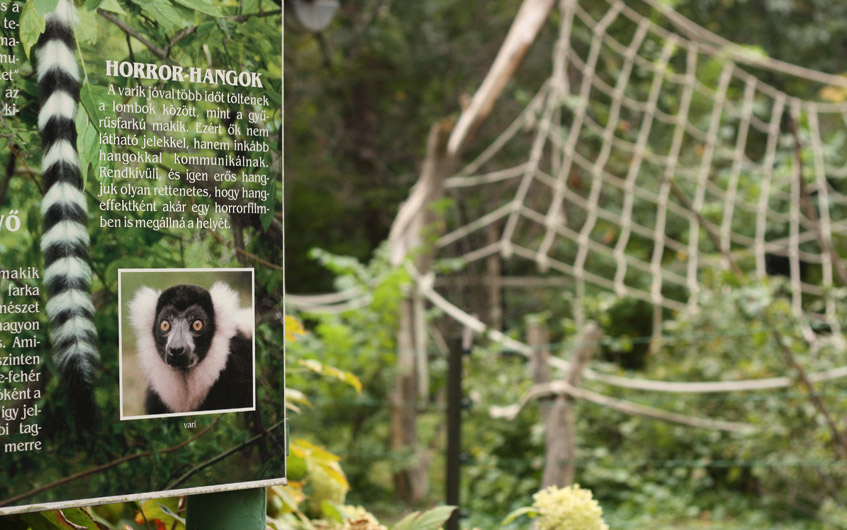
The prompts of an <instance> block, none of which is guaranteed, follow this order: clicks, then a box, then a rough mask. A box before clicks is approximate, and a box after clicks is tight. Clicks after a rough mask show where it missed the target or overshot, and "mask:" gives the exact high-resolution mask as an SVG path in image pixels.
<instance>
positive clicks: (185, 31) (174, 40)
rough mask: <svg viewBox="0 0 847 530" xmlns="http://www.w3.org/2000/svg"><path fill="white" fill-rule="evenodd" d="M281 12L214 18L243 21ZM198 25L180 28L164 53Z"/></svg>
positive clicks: (278, 10) (168, 52) (195, 29)
mask: <svg viewBox="0 0 847 530" xmlns="http://www.w3.org/2000/svg"><path fill="white" fill-rule="evenodd" d="M281 14H282V10H281V9H276V10H274V11H266V12H264V13H247V14H245V15H230V16H228V17H219V18H217V19H216V20H230V21H232V22H244V21H245V20H247V19H248V18H250V17H270V16H274V15H281ZM199 27H200V26H191V27H190V28H185V29H183V30H181V31H180V32H178V33H177V34H176V35H174V38H172V39H171V41H170V42H169V43H168V47H167V48H166V49H165V53H166V54H167V55H170V53H171V50H172V49H173V47H174V46H176V44H177V43H178V42H179V41H181V40H182V39H184V38H185V37H188V36H189V35H193V34H194V33H196V32H197V28H199Z"/></svg>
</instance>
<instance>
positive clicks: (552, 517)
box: [532, 484, 609, 530]
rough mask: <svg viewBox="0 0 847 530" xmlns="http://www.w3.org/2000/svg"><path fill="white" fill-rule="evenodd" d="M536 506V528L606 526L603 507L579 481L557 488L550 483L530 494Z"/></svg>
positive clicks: (590, 529) (591, 528)
mask: <svg viewBox="0 0 847 530" xmlns="http://www.w3.org/2000/svg"><path fill="white" fill-rule="evenodd" d="M532 498H533V499H534V500H535V502H533V504H532V505H533V507H534V508H535V509H536V510H538V518H537V519H536V523H535V524H536V528H537V529H538V530H609V526H608V525H607V524H606V523H605V522H604V521H603V509H602V508H601V507H600V504H599V503H598V502H597V501H596V500H594V497H593V496H592V495H591V490H587V489H582V488H580V487H579V484H574V485H572V486H567V487H565V488H557V487H556V486H550V487H549V488H545V489H543V490H541V491H539V492H538V493H536V494H535V495H533V496H532Z"/></svg>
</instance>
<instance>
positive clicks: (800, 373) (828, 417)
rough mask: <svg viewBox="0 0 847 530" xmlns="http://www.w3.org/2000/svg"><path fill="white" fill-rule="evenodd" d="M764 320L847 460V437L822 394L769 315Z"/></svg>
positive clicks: (838, 451) (842, 455) (836, 447)
mask: <svg viewBox="0 0 847 530" xmlns="http://www.w3.org/2000/svg"><path fill="white" fill-rule="evenodd" d="M763 320H764V322H765V325H767V326H768V327H769V328H770V329H771V333H772V334H773V337H774V340H776V343H777V345H778V346H779V350H780V351H781V352H782V355H783V356H784V357H785V360H786V361H787V362H788V364H789V365H791V367H792V368H793V369H794V371H795V372H796V373H797V380H798V381H799V382H800V385H801V386H803V388H805V389H806V392H808V397H809V401H811V403H812V405H813V406H814V407H815V408H816V409H817V411H818V413H819V414H820V415H821V416H823V418H824V421H825V422H826V425H827V427H828V428H829V430H830V433H831V434H832V440H830V441H831V442H832V444H833V447H834V449H835V453H836V454H837V455H838V457H839V458H842V459H843V458H847V435H845V434H844V432H843V431H841V430H840V429H839V428H838V426H837V425H836V423H835V419H834V418H833V417H832V414H831V413H830V412H829V409H828V408H827V406H826V403H824V402H823V399H821V396H820V394H818V392H817V391H816V390H815V386H814V384H813V383H812V380H811V378H809V376H808V375H807V374H806V370H805V368H803V365H802V364H800V362H799V361H798V360H797V356H796V355H794V352H792V351H791V348H789V347H788V345H787V344H785V342H784V341H783V340H782V337H783V335H782V332H780V331H779V328H777V327H776V326H775V325H774V324H773V323H772V322H771V319H770V318H769V316H768V315H767V313H765V314H763Z"/></svg>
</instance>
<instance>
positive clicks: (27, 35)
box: [20, 2, 46, 57]
mask: <svg viewBox="0 0 847 530" xmlns="http://www.w3.org/2000/svg"><path fill="white" fill-rule="evenodd" d="M20 24H21V29H20V38H21V44H22V45H23V47H24V52H25V53H26V56H27V57H29V56H30V50H31V49H32V47H33V46H34V45H35V43H36V42H38V37H39V36H40V35H41V34H42V33H43V32H44V28H45V27H46V24H45V23H44V17H43V16H42V15H39V14H38V9H37V8H36V7H35V2H27V3H26V5H24V10H23V12H21V21H20Z"/></svg>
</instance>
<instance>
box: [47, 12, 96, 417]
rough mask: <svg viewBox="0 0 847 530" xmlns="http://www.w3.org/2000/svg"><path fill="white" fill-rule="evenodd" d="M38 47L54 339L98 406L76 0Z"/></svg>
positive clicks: (76, 391) (74, 383)
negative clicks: (79, 127)
mask: <svg viewBox="0 0 847 530" xmlns="http://www.w3.org/2000/svg"><path fill="white" fill-rule="evenodd" d="M44 18H45V22H46V29H45V31H44V33H43V34H42V35H41V38H40V39H39V41H38V44H37V52H36V53H37V59H38V89H39V93H40V94H41V109H40V111H39V113H38V130H39V133H40V134H41V142H42V147H43V149H44V154H43V159H42V165H41V168H42V172H43V187H44V198H43V200H42V203H41V214H42V216H43V221H44V226H43V232H42V236H41V250H42V253H43V254H44V267H45V270H44V282H45V285H46V288H47V307H46V310H47V316H48V318H49V320H50V340H51V342H52V344H53V352H54V356H55V359H56V364H57V365H58V367H59V369H60V371H61V376H62V382H63V383H64V384H65V387H66V388H67V390H68V391H69V392H70V395H72V396H73V397H72V399H73V400H74V401H76V403H74V404H72V405H73V406H74V407H75V408H79V406H80V403H82V404H83V405H82V406H83V407H87V406H88V405H92V406H93V401H92V398H91V392H92V380H93V377H94V372H95V367H96V365H97V360H98V354H97V348H96V331H95V327H94V306H93V305H92V303H91V298H90V296H89V285H90V282H91V269H90V268H89V265H88V241H89V240H88V211H87V207H86V200H85V195H84V193H83V178H82V174H81V172H80V167H79V157H78V155H77V150H76V138H77V131H76V113H77V101H78V99H79V85H80V76H79V70H78V68H77V64H76V58H75V57H74V48H75V46H74V36H73V26H74V24H75V21H76V8H75V7H74V5H73V3H72V0H59V3H58V4H57V5H56V9H55V10H53V11H52V12H50V13H48V14H47V15H46V16H45V17H44Z"/></svg>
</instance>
